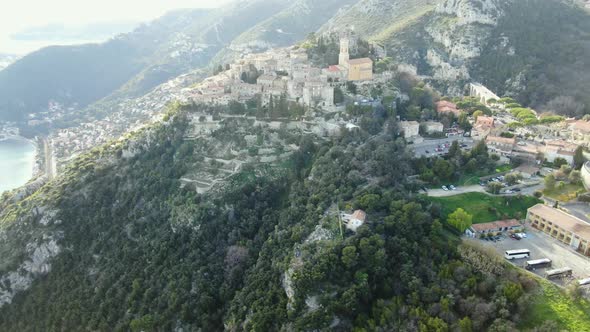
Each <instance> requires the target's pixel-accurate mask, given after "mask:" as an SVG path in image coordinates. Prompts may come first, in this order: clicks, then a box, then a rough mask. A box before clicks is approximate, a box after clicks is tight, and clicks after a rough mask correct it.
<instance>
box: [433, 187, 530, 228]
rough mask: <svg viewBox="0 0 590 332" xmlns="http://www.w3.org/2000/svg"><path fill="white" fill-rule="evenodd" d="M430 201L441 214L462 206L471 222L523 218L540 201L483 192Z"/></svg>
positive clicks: (446, 213)
mask: <svg viewBox="0 0 590 332" xmlns="http://www.w3.org/2000/svg"><path fill="white" fill-rule="evenodd" d="M427 199H428V200H429V201H431V202H432V203H435V204H437V205H438V206H439V207H440V208H441V209H442V214H443V215H448V214H450V213H452V212H454V211H455V210H457V209H459V208H462V209H464V210H465V212H467V213H468V214H470V215H472V216H473V223H474V224H479V223H484V222H490V221H496V220H502V219H509V218H517V219H520V218H524V217H525V216H526V210H527V209H528V208H529V207H531V206H533V205H535V204H537V203H540V202H541V201H540V200H539V199H537V198H534V197H530V196H506V197H499V196H491V195H487V194H484V193H465V194H460V195H455V196H447V197H428V198H427Z"/></svg>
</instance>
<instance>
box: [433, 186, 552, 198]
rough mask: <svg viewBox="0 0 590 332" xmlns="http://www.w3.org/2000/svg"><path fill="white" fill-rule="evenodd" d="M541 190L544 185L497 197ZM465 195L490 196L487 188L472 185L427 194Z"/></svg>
mask: <svg viewBox="0 0 590 332" xmlns="http://www.w3.org/2000/svg"><path fill="white" fill-rule="evenodd" d="M541 189H543V185H536V186H532V187H528V188H522V190H521V191H520V192H514V193H511V194H500V195H496V196H518V195H528V196H532V195H533V193H534V192H535V191H537V190H541ZM464 193H485V194H489V193H488V192H487V191H486V187H484V186H480V185H471V186H458V187H457V189H455V190H449V191H445V190H443V189H442V188H437V189H429V190H428V191H427V192H426V195H428V196H432V197H447V196H455V195H460V194H464ZM490 195H491V194H490Z"/></svg>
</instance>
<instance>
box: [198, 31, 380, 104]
mask: <svg viewBox="0 0 590 332" xmlns="http://www.w3.org/2000/svg"><path fill="white" fill-rule="evenodd" d="M349 47H350V37H349V36H347V35H343V36H341V38H340V54H339V61H338V64H337V65H333V66H329V67H328V68H317V67H314V66H313V65H311V63H310V61H309V59H308V55H307V52H306V50H305V49H303V48H298V47H289V48H281V49H273V50H269V51H267V52H265V53H259V54H248V55H246V56H244V57H243V58H242V59H240V60H238V61H237V62H235V63H233V64H231V65H230V66H229V69H228V70H225V71H222V72H220V73H219V74H217V75H215V76H212V77H209V78H207V79H205V80H204V81H203V82H202V83H201V84H199V85H197V86H196V87H194V88H192V89H191V91H190V94H189V95H190V98H191V99H192V100H193V101H195V102H202V103H209V104H218V105H227V104H229V103H230V102H231V101H237V102H246V101H248V100H251V99H252V98H254V97H255V96H260V97H261V101H262V103H263V104H266V103H268V102H269V101H270V99H271V98H273V97H274V98H280V97H283V96H284V97H286V98H287V99H288V100H290V101H295V102H298V103H300V104H302V105H305V106H312V107H315V106H321V107H324V108H330V107H333V106H334V87H335V85H336V84H339V83H341V82H345V81H370V80H372V79H373V61H372V60H371V59H370V58H361V59H350V55H349ZM253 70H254V71H255V72H256V73H257V74H258V75H259V76H258V77H257V78H256V83H255V84H252V83H253V82H250V83H248V82H246V80H245V79H244V78H245V77H244V75H246V74H248V73H250V72H251V71H253Z"/></svg>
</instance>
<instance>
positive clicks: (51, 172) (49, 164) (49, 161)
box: [43, 138, 56, 180]
mask: <svg viewBox="0 0 590 332" xmlns="http://www.w3.org/2000/svg"><path fill="white" fill-rule="evenodd" d="M43 153H44V154H45V174H46V175H47V178H48V179H49V180H53V178H55V175H56V170H55V169H56V167H55V161H54V160H53V150H52V148H51V144H50V143H49V140H47V138H43Z"/></svg>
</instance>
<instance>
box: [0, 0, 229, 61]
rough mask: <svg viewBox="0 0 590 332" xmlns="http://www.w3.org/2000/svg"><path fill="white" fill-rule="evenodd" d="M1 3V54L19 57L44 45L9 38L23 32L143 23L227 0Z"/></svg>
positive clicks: (19, 0)
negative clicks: (55, 26) (50, 26)
mask: <svg viewBox="0 0 590 332" xmlns="http://www.w3.org/2000/svg"><path fill="white" fill-rule="evenodd" d="M2 2H3V4H2V6H1V9H0V53H20V54H22V53H26V52H30V51H33V50H34V49H35V48H39V47H40V46H46V45H39V43H38V42H35V43H27V42H22V41H19V42H16V41H14V40H12V39H11V38H10V35H12V34H14V33H16V32H19V31H22V30H23V29H27V28H33V27H39V26H45V25H48V24H56V23H57V24H64V25H66V26H68V25H81V24H87V23H96V22H109V21H137V22H144V21H149V20H152V19H154V18H157V17H159V16H161V15H163V14H164V13H166V12H167V11H170V10H173V9H179V8H203V7H216V6H219V5H221V4H222V3H227V2H228V0H3V1H2ZM122 32H124V31H122ZM29 44H30V45H29ZM34 44H36V45H34Z"/></svg>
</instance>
